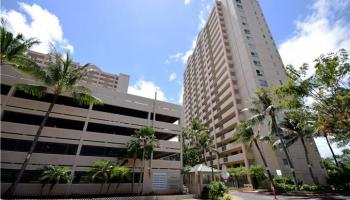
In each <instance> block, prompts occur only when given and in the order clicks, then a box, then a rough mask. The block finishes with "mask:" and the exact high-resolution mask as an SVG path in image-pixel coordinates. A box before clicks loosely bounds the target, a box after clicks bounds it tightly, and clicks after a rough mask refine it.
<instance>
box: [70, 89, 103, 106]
mask: <svg viewBox="0 0 350 200" xmlns="http://www.w3.org/2000/svg"><path fill="white" fill-rule="evenodd" d="M72 96H73V100H74V101H75V102H77V103H78V104H79V105H90V104H93V105H101V104H102V100H101V99H99V98H97V97H95V96H92V95H90V94H88V93H84V92H73V93H72Z"/></svg>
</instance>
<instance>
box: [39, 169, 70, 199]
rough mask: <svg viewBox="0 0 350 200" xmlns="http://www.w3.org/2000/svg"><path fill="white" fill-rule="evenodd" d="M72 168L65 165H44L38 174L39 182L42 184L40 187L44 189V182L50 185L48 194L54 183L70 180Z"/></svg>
mask: <svg viewBox="0 0 350 200" xmlns="http://www.w3.org/2000/svg"><path fill="white" fill-rule="evenodd" d="M71 173H72V170H71V169H69V168H67V167H60V166H52V165H49V166H45V168H44V171H43V173H42V174H41V176H40V183H41V184H42V186H41V188H42V190H43V189H44V187H45V185H46V184H49V185H50V189H49V192H48V195H50V192H51V191H52V190H53V188H54V187H55V185H56V184H58V183H61V184H64V183H68V182H69V181H71V179H72V177H71Z"/></svg>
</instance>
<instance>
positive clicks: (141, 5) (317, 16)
mask: <svg viewBox="0 0 350 200" xmlns="http://www.w3.org/2000/svg"><path fill="white" fill-rule="evenodd" d="M260 4H261V7H262V9H263V11H264V14H265V16H266V20H267V23H268V24H269V26H270V29H271V33H272V35H273V36H274V39H275V41H276V43H277V45H278V47H279V50H280V53H281V56H282V59H283V60H284V62H285V64H293V65H300V64H301V62H311V61H312V60H313V59H315V58H316V57H317V56H318V55H320V54H321V53H328V52H331V51H336V50H338V49H339V48H346V49H348V50H349V49H350V24H349V21H350V12H348V10H350V3H349V1H348V0H333V1H327V0H290V1H281V0H260ZM212 5H213V0H128V1H122V0H103V1H99V0H74V1H71V0H61V1H48V0H28V1H13V0H2V1H1V11H2V12H1V13H2V15H4V16H5V17H7V18H8V21H9V24H10V27H11V29H12V31H13V32H22V33H24V34H25V35H28V36H30V37H38V38H39V39H40V40H42V41H43V43H42V44H41V45H40V46H38V47H36V48H35V50H38V51H41V52H46V51H47V48H46V47H47V43H48V41H51V42H54V43H55V44H56V46H57V47H58V48H60V49H62V50H71V51H72V53H73V58H74V60H76V61H78V62H80V63H82V64H85V63H88V62H89V63H94V64H96V65H98V66H99V67H100V68H102V69H103V70H104V71H107V72H110V73H125V74H129V75H130V78H131V79H130V87H129V92H130V93H133V94H138V95H142V96H147V97H152V96H153V94H154V91H155V90H157V91H158V94H159V98H160V99H162V100H166V101H170V102H173V103H181V90H182V75H183V71H184V68H185V64H184V60H185V59H186V57H187V56H188V55H189V54H190V53H191V49H192V47H193V44H194V41H195V38H196V35H197V33H198V31H199V30H200V27H201V26H203V22H205V20H206V18H207V15H208V13H209V11H210V8H211V6H212ZM286 8H287V9H286ZM315 47H317V48H315Z"/></svg>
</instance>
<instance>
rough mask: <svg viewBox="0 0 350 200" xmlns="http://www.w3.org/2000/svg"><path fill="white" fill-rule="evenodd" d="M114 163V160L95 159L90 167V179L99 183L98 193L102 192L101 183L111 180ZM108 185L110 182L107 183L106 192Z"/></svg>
mask: <svg viewBox="0 0 350 200" xmlns="http://www.w3.org/2000/svg"><path fill="white" fill-rule="evenodd" d="M116 165H117V164H116V163H115V162H114V161H107V160H96V161H95V162H94V163H93V164H92V166H91V167H90V170H89V172H88V174H89V176H90V178H91V181H93V182H99V183H101V187H100V193H102V190H103V185H104V184H106V183H110V182H111V180H112V172H113V169H114V168H115V167H116ZM109 187H110V184H108V188H107V192H108V190H109Z"/></svg>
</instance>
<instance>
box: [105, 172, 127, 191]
mask: <svg viewBox="0 0 350 200" xmlns="http://www.w3.org/2000/svg"><path fill="white" fill-rule="evenodd" d="M129 174H130V170H129V168H128V167H126V166H121V165H116V166H115V167H114V168H113V169H112V174H111V178H112V179H117V181H118V183H117V186H116V187H115V191H114V192H115V193H116V192H117V190H118V188H119V186H120V183H121V182H122V180H123V179H125V178H128V177H129ZM107 192H108V190H107Z"/></svg>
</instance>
